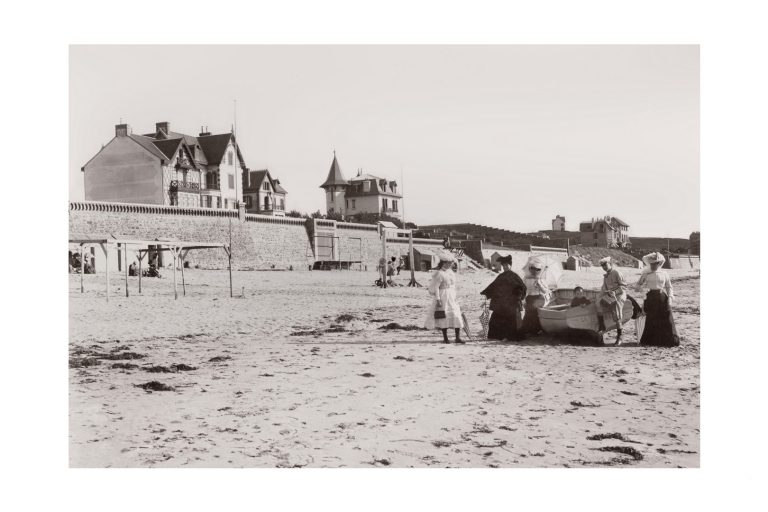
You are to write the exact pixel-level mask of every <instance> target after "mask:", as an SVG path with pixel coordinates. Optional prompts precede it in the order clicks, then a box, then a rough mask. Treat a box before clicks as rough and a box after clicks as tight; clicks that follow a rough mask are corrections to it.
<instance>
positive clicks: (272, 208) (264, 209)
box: [259, 204, 285, 212]
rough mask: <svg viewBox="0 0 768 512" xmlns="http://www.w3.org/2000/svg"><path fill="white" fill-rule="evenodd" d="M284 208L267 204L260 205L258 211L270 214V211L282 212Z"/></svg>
mask: <svg viewBox="0 0 768 512" xmlns="http://www.w3.org/2000/svg"><path fill="white" fill-rule="evenodd" d="M284 210H285V207H283V206H280V205H279V204H268V205H261V206H260V207H259V211H261V212H272V211H278V212H281V211H284Z"/></svg>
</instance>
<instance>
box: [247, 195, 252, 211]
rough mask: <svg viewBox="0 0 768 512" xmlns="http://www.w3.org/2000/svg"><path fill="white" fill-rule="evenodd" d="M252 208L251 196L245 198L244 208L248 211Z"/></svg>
mask: <svg viewBox="0 0 768 512" xmlns="http://www.w3.org/2000/svg"><path fill="white" fill-rule="evenodd" d="M252 206H253V199H252V198H251V196H245V207H246V208H249V209H250V208H252Z"/></svg>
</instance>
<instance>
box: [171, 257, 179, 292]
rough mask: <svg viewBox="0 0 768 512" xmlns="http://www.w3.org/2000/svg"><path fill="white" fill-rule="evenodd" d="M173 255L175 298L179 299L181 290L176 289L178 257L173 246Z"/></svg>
mask: <svg viewBox="0 0 768 512" xmlns="http://www.w3.org/2000/svg"><path fill="white" fill-rule="evenodd" d="M171 254H173V297H174V299H178V298H179V290H178V289H177V288H176V257H177V256H178V255H177V254H176V246H175V245H174V246H171Z"/></svg>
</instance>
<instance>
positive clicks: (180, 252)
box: [69, 235, 234, 302]
mask: <svg viewBox="0 0 768 512" xmlns="http://www.w3.org/2000/svg"><path fill="white" fill-rule="evenodd" d="M69 243H71V244H78V245H79V246H80V293H83V292H84V291H85V287H84V283H83V275H84V274H85V268H84V263H85V259H84V258H83V249H84V248H85V246H86V245H91V246H95V245H98V246H99V247H101V250H102V251H103V252H104V258H105V265H104V266H105V270H106V290H107V302H109V252H110V248H111V247H112V246H115V247H117V246H122V247H123V248H124V249H126V250H125V251H124V253H125V260H124V261H125V296H126V297H128V296H129V293H128V250H127V248H128V246H129V245H140V246H150V245H157V246H161V247H157V248H155V249H149V248H146V249H138V250H137V251H136V253H137V254H138V259H139V276H138V277H139V293H141V263H142V261H143V260H144V256H146V255H147V253H150V252H152V253H156V252H163V251H170V253H171V256H173V295H174V298H175V299H178V298H179V291H178V287H177V284H176V267H177V266H178V265H177V263H178V261H181V286H182V291H183V294H184V295H186V294H187V285H186V281H185V280H184V258H186V257H187V253H189V251H191V250H194V249H224V252H226V253H227V260H228V268H229V296H230V297H233V296H234V294H233V291H232V251H231V247H230V246H228V245H226V244H222V243H215V242H182V241H180V240H170V239H160V238H158V239H155V240H136V239H133V238H120V237H115V236H111V235H110V236H108V237H103V238H101V237H92V238H91V237H80V238H77V237H70V239H69Z"/></svg>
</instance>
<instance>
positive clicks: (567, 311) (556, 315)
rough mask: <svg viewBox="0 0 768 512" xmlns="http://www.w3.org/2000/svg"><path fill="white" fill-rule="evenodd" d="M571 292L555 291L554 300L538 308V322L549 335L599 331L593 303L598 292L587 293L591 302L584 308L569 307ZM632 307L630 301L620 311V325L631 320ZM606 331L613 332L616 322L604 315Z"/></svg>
mask: <svg viewBox="0 0 768 512" xmlns="http://www.w3.org/2000/svg"><path fill="white" fill-rule="evenodd" d="M568 292H570V295H571V296H572V291H571V290H557V292H556V293H555V300H554V301H553V302H552V303H550V304H549V305H547V306H544V307H541V308H539V322H540V323H541V328H542V329H543V330H544V332H546V333H549V334H565V333H567V332H568V331H571V330H579V331H594V332H597V331H598V329H599V323H598V321H597V308H596V307H595V304H594V303H595V302H596V301H597V299H598V297H599V292H594V291H588V292H587V298H589V299H590V300H592V301H593V303H592V304H588V305H586V306H576V307H570V306H569V303H570V297H568V295H569V293H568ZM632 313H633V307H632V302H631V301H626V302H625V303H624V307H623V310H622V319H621V320H622V324H625V323H627V322H628V321H629V320H630V319H631V318H632ZM603 320H604V321H605V328H606V331H612V330H615V329H616V327H617V324H616V322H614V321H613V319H612V318H611V316H610V315H605V316H604V318H603Z"/></svg>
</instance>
